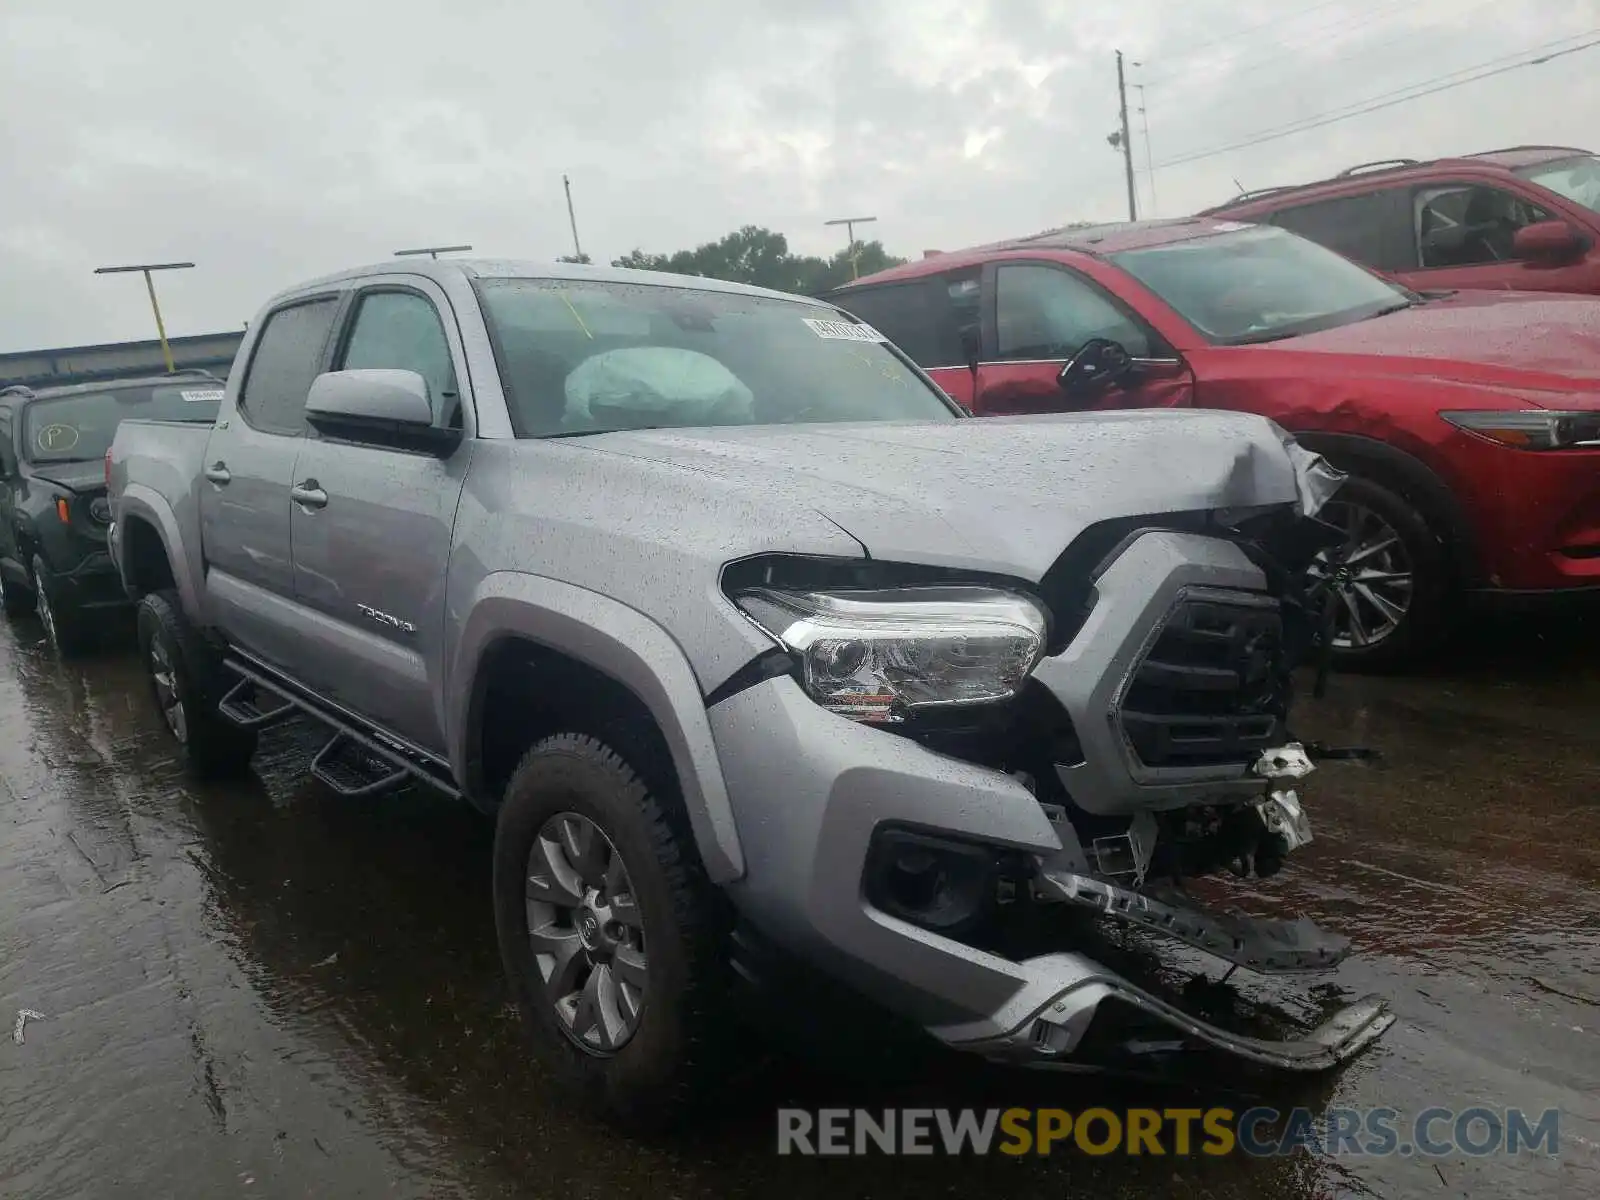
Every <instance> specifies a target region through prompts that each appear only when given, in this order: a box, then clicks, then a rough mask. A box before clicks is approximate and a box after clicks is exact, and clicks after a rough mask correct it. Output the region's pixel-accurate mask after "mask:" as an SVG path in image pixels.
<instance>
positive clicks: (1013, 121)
mask: <svg viewBox="0 0 1600 1200" xmlns="http://www.w3.org/2000/svg"><path fill="white" fill-rule="evenodd" d="M246 11H247V10H241V9H239V8H238V7H237V6H234V5H219V4H215V3H200V2H196V0H146V3H143V4H140V5H136V6H129V5H126V4H118V3H112V2H110V0H8V2H7V4H6V5H5V7H4V10H3V12H0V111H4V112H5V113H6V114H7V119H6V121H5V122H4V123H3V125H0V163H3V164H4V165H3V166H0V173H3V174H0V185H3V186H0V268H3V270H4V272H5V277H6V286H5V287H4V288H3V289H0V350H15V349H30V348H36V347H42V346H56V345H67V344H78V343H84V342H92V341H102V340H104V341H110V340H119V339H124V338H128V339H132V338H144V337H148V336H149V335H150V332H151V330H150V324H151V322H150V318H149V314H148V312H147V306H146V303H145V298H144V296H143V294H142V292H143V289H142V287H141V286H140V284H139V281H138V279H137V277H126V276H124V277H111V278H104V277H96V276H94V275H93V274H92V272H93V269H94V268H95V267H97V266H101V265H107V264H114V263H123V262H129V261H140V260H172V259H178V260H193V261H194V262H196V263H197V264H198V267H197V269H196V270H194V271H189V272H183V273H181V274H173V275H171V276H168V277H165V278H163V279H162V280H161V294H162V304H163V310H164V312H165V314H166V315H167V317H168V323H169V329H170V330H171V332H173V333H175V334H177V333H202V332H210V331H214V330H221V329H230V328H238V327H239V326H240V324H241V323H242V322H243V321H245V320H246V319H248V318H249V317H250V316H251V315H252V314H253V312H254V310H255V309H256V308H257V307H258V306H259V305H260V304H261V302H262V301H263V300H264V299H265V298H266V297H267V296H268V295H269V294H270V293H272V292H273V291H275V290H277V289H279V288H282V287H286V286H289V285H291V284H293V283H295V282H297V281H298V280H301V279H304V278H308V277H311V276H315V275H320V274H323V273H325V272H327V271H330V270H335V269H338V268H342V267H346V266H351V265H355V264H357V263H360V262H367V261H372V260H375V259H382V258H386V257H387V256H389V255H390V254H391V253H392V252H393V251H394V250H396V249H400V248H405V247H410V246H415V245H419V244H427V243H430V242H445V243H457V242H470V243H472V244H473V245H474V246H475V247H476V248H477V250H478V251H480V252H482V253H485V254H494V255H504V256H511V257H527V258H535V259H538V258H546V259H548V258H551V257H554V256H555V255H557V254H562V253H567V252H569V251H570V249H571V246H570V240H571V239H570V233H569V231H568V227H567V216H566V208H565V201H564V197H563V194H562V188H561V176H562V174H563V173H566V174H568V175H570V176H571V178H572V183H573V190H574V197H575V200H576V203H577V208H578V218H579V233H580V235H581V238H582V241H583V248H584V249H585V250H586V251H588V252H589V253H590V254H591V255H592V256H593V257H594V258H595V259H596V260H597V261H604V260H607V259H610V258H611V257H614V256H616V255H618V254H621V253H623V252H625V251H627V250H630V249H632V248H634V247H643V248H645V249H651V250H661V251H671V250H674V249H679V248H682V247H684V246H688V245H693V244H695V243H698V242H701V241H706V240H711V239H713V238H716V237H718V236H720V235H721V234H722V233H724V232H726V231H728V230H730V229H733V228H736V227H738V226H739V225H742V224H746V223H754V224H760V225H765V226H768V227H770V228H773V229H777V230H780V231H781V232H783V233H785V234H787V235H788V237H789V238H790V241H791V243H792V244H793V245H794V246H795V247H796V248H797V249H800V250H804V251H811V252H827V251H831V250H832V249H835V248H836V247H837V243H838V242H839V240H840V237H841V235H840V232H839V231H838V230H837V229H831V228H827V227H825V226H824V225H823V222H824V221H825V220H827V219H828V218H831V217H838V216H858V215H872V216H876V217H877V218H878V224H877V225H876V226H871V227H869V228H870V229H871V232H872V233H873V234H875V235H879V236H881V237H882V238H883V239H884V241H885V242H886V243H887V244H888V245H889V246H890V247H891V248H893V249H898V250H899V251H900V252H902V253H906V254H913V255H914V254H916V253H918V252H920V250H922V249H924V248H929V247H941V248H945V249H951V248H955V247H958V246H960V245H964V244H971V243H973V242H977V241H983V240H989V239H992V238H996V237H1003V236H1006V235H1007V234H1012V233H1021V232H1029V231H1032V230H1036V229H1040V228H1044V227H1047V226H1050V225H1055V224H1060V223H1064V222H1067V221H1071V220H1079V219H1115V218H1118V217H1119V216H1121V215H1123V214H1124V212H1125V208H1126V199H1125V190H1124V185H1123V178H1122V163H1121V157H1120V155H1119V154H1118V153H1116V152H1115V151H1114V150H1113V149H1112V147H1111V146H1109V145H1108V144H1107V142H1106V135H1107V134H1108V133H1110V132H1111V131H1112V130H1113V129H1114V128H1115V127H1116V124H1117V106H1116V81H1115V67H1114V58H1113V52H1114V50H1115V49H1117V48H1119V47H1120V48H1121V49H1122V50H1123V51H1124V52H1125V53H1126V55H1127V58H1128V62H1129V64H1130V65H1129V68H1128V70H1129V76H1130V79H1131V80H1133V81H1134V82H1136V83H1144V84H1145V85H1146V88H1145V90H1144V91H1143V92H1140V91H1139V90H1137V89H1135V90H1134V91H1133V92H1132V93H1131V99H1132V102H1133V105H1134V112H1133V113H1132V114H1131V117H1132V125H1133V129H1134V135H1135V137H1134V144H1135V147H1136V151H1137V159H1138V165H1139V167H1140V168H1141V175H1140V190H1141V202H1142V203H1143V204H1145V205H1146V206H1147V207H1148V206H1149V205H1150V201H1151V198H1152V194H1151V189H1150V182H1151V181H1150V177H1149V175H1148V174H1147V173H1145V172H1144V171H1143V168H1144V167H1145V166H1146V165H1147V162H1151V161H1153V162H1155V163H1156V164H1160V163H1162V162H1165V161H1167V160H1169V159H1178V158H1183V157H1184V156H1186V155H1189V154H1192V153H1195V152H1198V151H1204V150H1207V149H1210V148H1213V147H1218V146H1224V145H1227V144H1229V143H1232V142H1237V141H1243V140H1246V139H1248V138H1250V137H1251V136H1252V135H1254V134H1257V133H1259V132H1261V131H1263V130H1268V129H1271V128H1274V127H1277V126H1281V125H1283V124H1284V123H1285V122H1289V121H1293V120H1296V119H1301V118H1311V117H1315V116H1316V115H1318V114H1321V113H1326V112H1329V111H1331V110H1335V109H1338V108H1339V107H1341V106H1345V105H1350V104H1352V103H1354V102H1357V101H1361V100H1363V99H1364V98H1367V97H1373V96H1380V95H1382V94H1383V93H1385V92H1389V91H1393V90H1394V89H1396V88H1399V87H1402V86H1405V85H1408V84H1412V83H1415V82H1418V81H1420V80H1424V79H1427V78H1429V77H1434V76H1439V75H1443V74H1444V73H1446V72H1450V71H1456V70H1459V69H1461V68H1465V67H1471V66H1473V65H1475V64H1478V63H1481V62H1486V61H1489V60H1492V59H1494V58H1496V57H1497V56H1503V55H1505V54H1508V53H1510V52H1512V51H1515V50H1519V49H1521V48H1523V47H1531V46H1535V45H1539V44H1542V43H1546V42H1549V41H1550V40H1551V39H1553V38H1556V37H1559V36H1562V35H1566V34H1574V33H1578V32H1581V31H1582V30H1583V29H1584V28H1585V27H1587V26H1600V20H1596V19H1595V17H1596V16H1597V15H1600V12H1597V10H1596V6H1595V3H1594V0H1583V2H1582V3H1580V4H1573V5H1570V6H1558V5H1549V6H1543V5H1540V6H1534V5H1525V6H1506V5H1496V4H1489V3H1484V2H1482V0H1479V2H1477V3H1474V2H1472V0H1418V2H1415V3H1413V4H1411V5H1408V6H1405V7H1404V8H1403V9H1400V8H1394V7H1392V6H1375V5H1373V4H1371V3H1370V2H1358V0H1338V2H1322V3H1303V4H1300V5H1298V6H1297V7H1295V8H1292V9H1285V7H1284V6H1283V5H1281V4H1271V3H1264V2H1261V3H1244V4H1241V3H1238V2H1237V0H1235V2H1233V3H1223V0H1194V2H1191V3H1186V4H1178V3H1175V2H1172V0H1167V2H1158V0H1131V2H1129V3H1122V4H1112V3H1109V0H1106V2H1093V3H1085V2H1080V3H1069V2H1068V0H874V2H872V3H868V2H867V0H812V2H811V3H808V4H805V5H794V4H792V3H787V2H784V3H780V2H779V0H757V2H756V3H753V4H752V3H748V2H746V3H735V2H734V0H695V2H694V3H687V2H685V0H659V2H658V3H656V4H653V5H644V4H636V3H633V2H632V0H626V2H624V0H596V3H594V4H592V5H590V6H556V5H553V4H528V3H510V2H501V0H454V2H452V3H448V4H446V3H438V2H434V0H391V2H389V3H377V2H373V0H342V2H341V3H338V4H328V3H311V2H309V0H279V2H278V3H276V4H274V5H272V6H270V7H268V8H258V9H255V10H248V11H251V12H254V13H259V14H266V15H246ZM1135 63H1137V64H1140V65H1138V66H1134V65H1132V64H1135ZM1592 68H1593V60H1592V59H1591V58H1586V57H1585V56H1582V55H1578V56H1573V57H1571V58H1567V59H1563V60H1560V61H1557V62H1552V63H1551V64H1549V65H1548V66H1545V67H1542V68H1538V69H1533V70H1528V71H1523V72H1513V73H1510V74H1507V75H1504V76H1501V77H1498V78H1496V79H1492V80H1488V81H1485V82H1483V83H1478V84H1473V85H1471V86H1468V87H1463V88H1460V89H1458V90H1455V91H1447V92H1442V93H1440V94H1439V95H1437V96H1432V97H1428V98H1426V99H1422V100H1419V101H1417V102H1415V103H1412V104H1407V105H1403V106H1399V107H1395V108H1391V109H1389V110H1387V111H1385V112H1382V113H1377V114H1373V115H1371V116H1367V117H1361V118H1358V119H1354V120H1350V121H1348V122H1344V123H1339V124H1332V125H1328V126H1325V127H1323V128H1321V129H1316V130H1313V131H1310V132H1307V133H1305V134H1302V135H1298V136H1295V137H1292V138H1284V139H1282V140H1277V141H1272V142H1265V143H1262V144H1261V145H1259V146H1256V147H1251V148H1247V149H1241V150H1238V151H1234V152H1229V153H1225V154H1219V155H1216V156H1213V157H1208V158H1204V159H1199V160H1196V161H1194V162H1190V163H1186V164H1183V165H1175V166H1172V167H1169V168H1161V169H1158V170H1157V171H1156V172H1155V174H1154V182H1155V192H1154V199H1155V201H1156V205H1155V207H1156V209H1157V210H1158V211H1159V212H1160V213H1162V214H1164V215H1172V214H1176V213H1181V212H1186V211H1192V210H1193V209H1194V208H1196V207H1199V206H1202V205H1204V204H1207V203H1213V202H1216V201H1219V200H1221V199H1224V198H1226V197H1227V196H1228V195H1230V194H1231V193H1232V192H1233V191H1234V183H1233V181H1234V180H1235V179H1238V180H1239V181H1240V182H1241V183H1244V184H1246V185H1249V186H1262V185H1264V184H1266V183H1275V182H1286V181H1293V180H1296V179H1301V178H1308V177H1312V176H1316V175H1319V174H1326V173H1328V172H1329V171H1331V170H1336V169H1338V168H1340V167H1343V166H1345V165H1348V164H1349V163H1352V162H1355V161H1359V160H1362V159H1374V158H1384V157H1392V156H1396V155H1410V156H1425V155H1432V154H1442V153H1451V152H1462V151H1467V150H1472V149H1480V148H1485V147H1487V146H1490V145H1504V144H1511V143H1516V142H1525V141H1558V142H1559V141H1576V142H1577V144H1582V142H1583V139H1585V138H1587V137H1588V136H1590V135H1589V133H1588V130H1589V129H1591V128H1592V127H1593V124H1594V118H1595V116H1596V113H1597V110H1600V82H1596V77H1595V73H1594V71H1593V69H1592ZM1553 96H1560V97H1561V102H1560V103H1559V104H1557V103H1552V102H1551V99H1550V98H1551V97H1553ZM1141 99H1142V100H1144V101H1145V103H1144V104H1143V107H1145V108H1146V109H1147V110H1148V111H1147V112H1145V113H1143V114H1141V113H1140V112H1139V111H1138V109H1139V108H1140V107H1141ZM1146 119H1148V122H1149V128H1150V143H1151V144H1150V147H1149V152H1148V154H1147V150H1146V144H1145V141H1144V138H1143V124H1144V121H1145V120H1146Z"/></svg>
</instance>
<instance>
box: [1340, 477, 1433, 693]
mask: <svg viewBox="0 0 1600 1200" xmlns="http://www.w3.org/2000/svg"><path fill="white" fill-rule="evenodd" d="M1317 516H1318V519H1319V520H1322V521H1325V522H1327V523H1328V524H1330V525H1333V526H1336V527H1337V528H1339V529H1342V530H1343V531H1344V534H1345V537H1344V541H1343V542H1342V543H1341V544H1340V545H1338V546H1335V547H1333V548H1331V549H1329V550H1326V551H1324V552H1323V553H1321V554H1319V555H1318V556H1317V559H1316V562H1315V563H1313V565H1312V567H1311V575H1312V585H1311V596H1312V598H1313V600H1314V601H1315V602H1316V603H1318V604H1322V603H1326V602H1327V601H1328V599H1329V598H1330V597H1331V599H1332V602H1333V606H1334V611H1333V658H1334V661H1335V662H1336V663H1338V664H1340V665H1341V666H1344V667H1347V668H1351V669H1357V670H1359V669H1371V670H1381V669H1388V668H1392V667H1399V666H1405V665H1409V664H1410V663H1412V662H1414V661H1415V660H1416V659H1417V658H1419V657H1420V656H1421V655H1423V654H1424V653H1426V652H1427V651H1429V650H1431V649H1433V648H1434V647H1436V646H1437V645H1438V644H1439V643H1440V642H1442V641H1443V640H1444V638H1445V637H1446V635H1447V634H1448V631H1449V622H1448V620H1447V617H1448V615H1449V613H1448V600H1449V594H1450V590H1451V576H1450V568H1449V561H1448V559H1447V557H1446V555H1445V550H1444V546H1443V544H1442V543H1441V541H1440V540H1439V538H1438V536H1437V535H1435V533H1434V532H1433V530H1432V529H1430V528H1429V526H1428V523H1427V521H1426V520H1424V519H1423V517H1422V515H1421V514H1420V513H1419V512H1417V510H1416V509H1415V508H1414V507H1413V506H1412V505H1411V504H1410V502H1409V501H1407V500H1406V499H1405V498H1404V497H1402V496H1400V495H1399V494H1397V493H1395V492H1393V491H1390V490H1389V489H1388V488H1386V487H1383V486H1382V485H1381V484H1377V483H1374V482H1373V481H1372V480H1370V479H1365V478H1363V477H1361V476H1359V475H1352V476H1351V477H1350V478H1349V479H1348V480H1346V482H1345V484H1344V486H1343V487H1341V488H1340V489H1339V491H1338V492H1337V493H1336V494H1335V496H1334V498H1333V499H1331V500H1329V501H1328V503H1327V504H1326V505H1325V506H1324V508H1323V509H1322V511H1321V512H1319V513H1318V514H1317Z"/></svg>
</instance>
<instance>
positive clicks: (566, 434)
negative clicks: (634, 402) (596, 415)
mask: <svg viewBox="0 0 1600 1200" xmlns="http://www.w3.org/2000/svg"><path fill="white" fill-rule="evenodd" d="M666 428H668V427H667V426H665V425H619V426H618V427H617V428H615V429H564V430H562V431H561V432H560V433H541V434H540V435H539V436H538V437H536V438H534V439H533V440H534V441H536V442H546V441H554V440H555V439H556V438H576V437H598V436H599V435H600V434H602V433H640V432H642V431H644V430H646V429H666Z"/></svg>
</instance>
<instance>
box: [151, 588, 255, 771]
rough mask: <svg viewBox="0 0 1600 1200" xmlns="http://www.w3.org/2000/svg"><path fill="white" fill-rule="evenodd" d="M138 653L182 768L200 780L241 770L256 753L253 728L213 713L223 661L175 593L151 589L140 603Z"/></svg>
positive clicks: (153, 697)
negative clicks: (187, 617) (184, 613)
mask: <svg viewBox="0 0 1600 1200" xmlns="http://www.w3.org/2000/svg"><path fill="white" fill-rule="evenodd" d="M139 654H140V657H141V658H142V660H143V662H144V667H145V673H146V675H147V676H148V678H149V681H150V695H151V698H152V699H153V700H154V701H155V704H156V711H157V712H159V713H160V714H161V719H162V722H163V723H164V724H165V725H166V727H167V732H168V733H169V734H170V735H171V736H172V739H173V741H174V742H176V743H177V747H178V754H179V757H180V758H181V759H182V760H183V765H184V767H185V768H186V769H187V770H188V771H189V772H190V773H191V774H193V775H197V776H200V777H202V778H229V777H233V776H237V775H240V774H242V773H243V772H244V771H245V770H246V769H247V768H248V767H249V765H250V757H251V755H253V754H254V753H255V749H256V734H255V731H254V730H250V729H240V728H239V727H238V726H237V725H234V724H233V723H232V722H230V721H228V720H227V718H225V717H224V716H223V715H222V714H221V713H220V712H218V711H217V702H218V701H219V700H220V699H221V693H220V690H219V683H220V678H221V674H222V672H221V664H220V663H219V662H218V659H217V654H216V652H215V651H214V650H212V648H211V647H210V646H209V645H208V644H207V643H206V641H205V639H203V638H202V637H201V636H200V635H199V633H198V632H197V631H196V630H195V629H194V628H193V627H192V626H191V625H190V624H189V622H188V620H187V619H186V618H185V617H184V615H183V610H182V608H180V607H179V602H178V597H177V595H176V594H175V593H173V592H152V593H151V594H150V595H148V596H146V597H145V598H144V599H143V600H141V601H139Z"/></svg>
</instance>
